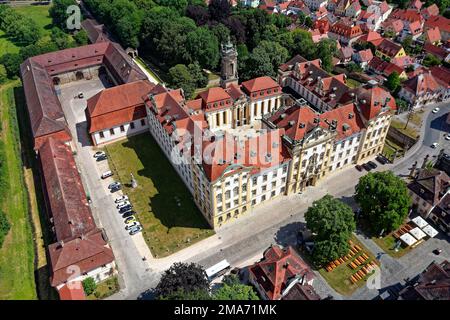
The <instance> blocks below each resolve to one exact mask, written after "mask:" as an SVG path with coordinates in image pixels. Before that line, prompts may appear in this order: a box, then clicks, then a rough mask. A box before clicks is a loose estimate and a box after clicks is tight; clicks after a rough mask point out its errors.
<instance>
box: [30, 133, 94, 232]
mask: <svg viewBox="0 0 450 320" xmlns="http://www.w3.org/2000/svg"><path fill="white" fill-rule="evenodd" d="M39 157H40V160H41V163H42V176H43V181H44V187H45V189H46V190H45V191H46V194H47V197H46V199H47V200H46V201H47V202H48V203H47V204H48V206H49V208H50V211H51V214H52V218H53V225H54V228H55V233H56V239H57V240H58V241H61V240H63V241H69V240H71V239H74V238H76V237H80V236H82V235H84V234H88V233H89V232H92V231H94V230H96V229H97V227H96V225H95V221H94V217H93V216H92V213H91V210H90V208H89V205H88V202H87V199H86V192H85V191H84V188H83V184H82V183H81V178H80V175H79V173H78V169H77V166H76V164H75V159H74V158H73V155H72V151H71V150H70V148H69V147H68V146H67V145H65V144H64V143H63V142H61V141H59V140H56V139H53V138H49V139H47V141H46V142H45V143H44V144H43V145H42V146H41V148H40V149H39Z"/></svg>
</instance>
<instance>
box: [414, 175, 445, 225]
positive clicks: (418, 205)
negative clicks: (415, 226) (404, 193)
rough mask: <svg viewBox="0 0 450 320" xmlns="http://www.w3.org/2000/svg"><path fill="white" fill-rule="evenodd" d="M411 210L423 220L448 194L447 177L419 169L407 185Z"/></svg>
mask: <svg viewBox="0 0 450 320" xmlns="http://www.w3.org/2000/svg"><path fill="white" fill-rule="evenodd" d="M408 191H409V193H410V195H411V199H412V202H413V208H414V209H415V210H416V211H417V212H418V213H419V214H420V215H421V216H422V217H424V218H428V217H430V214H431V212H432V210H433V208H434V207H435V206H436V205H438V204H439V203H441V201H442V200H443V198H444V197H445V196H446V195H448V194H450V178H449V176H448V175H447V174H446V173H445V172H443V171H440V170H437V169H426V168H425V169H419V171H418V174H417V175H416V176H415V177H414V181H413V182H411V183H409V184H408ZM447 209H448V208H447Z"/></svg>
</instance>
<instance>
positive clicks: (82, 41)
mask: <svg viewBox="0 0 450 320" xmlns="http://www.w3.org/2000/svg"><path fill="white" fill-rule="evenodd" d="M73 39H74V40H75V42H76V43H77V44H78V45H79V46H84V45H86V44H88V43H89V38H88V35H87V32H86V31H84V30H80V31H78V32H77V33H75V35H74V36H73Z"/></svg>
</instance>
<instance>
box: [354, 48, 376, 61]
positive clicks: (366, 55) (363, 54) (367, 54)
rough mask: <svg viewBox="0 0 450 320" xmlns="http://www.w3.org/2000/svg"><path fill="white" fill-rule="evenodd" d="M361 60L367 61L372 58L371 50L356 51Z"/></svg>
mask: <svg viewBox="0 0 450 320" xmlns="http://www.w3.org/2000/svg"><path fill="white" fill-rule="evenodd" d="M357 54H358V55H359V60H360V61H361V62H369V61H370V60H372V58H373V54H372V50H370V49H366V50H361V51H359V52H358V53H357Z"/></svg>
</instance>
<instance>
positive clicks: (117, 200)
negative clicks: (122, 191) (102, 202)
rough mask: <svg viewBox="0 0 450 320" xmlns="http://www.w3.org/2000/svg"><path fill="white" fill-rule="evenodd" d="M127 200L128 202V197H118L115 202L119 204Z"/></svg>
mask: <svg viewBox="0 0 450 320" xmlns="http://www.w3.org/2000/svg"><path fill="white" fill-rule="evenodd" d="M126 200H128V196H126V195H123V196H120V197H118V198H117V199H116V200H114V202H115V203H119V202H124V201H126Z"/></svg>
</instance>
